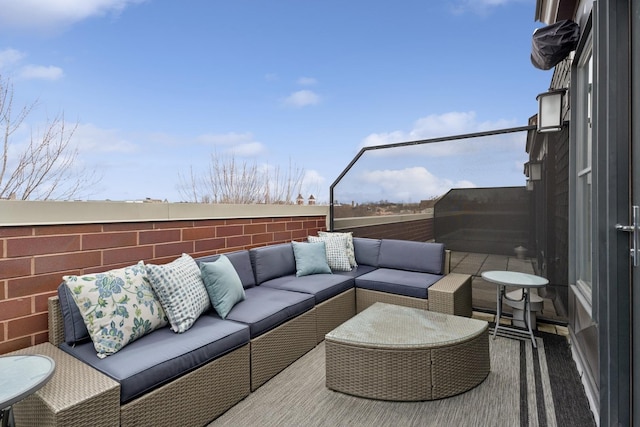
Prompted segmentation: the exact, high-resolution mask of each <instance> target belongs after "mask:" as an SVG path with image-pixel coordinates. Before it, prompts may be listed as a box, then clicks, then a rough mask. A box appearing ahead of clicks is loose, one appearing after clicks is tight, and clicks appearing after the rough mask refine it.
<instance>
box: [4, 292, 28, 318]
mask: <svg viewBox="0 0 640 427" xmlns="http://www.w3.org/2000/svg"><path fill="white" fill-rule="evenodd" d="M29 314H31V298H17V299H8V300H4V301H0V321H3V320H9V319H13V318H16V317H23V316H27V315H29Z"/></svg>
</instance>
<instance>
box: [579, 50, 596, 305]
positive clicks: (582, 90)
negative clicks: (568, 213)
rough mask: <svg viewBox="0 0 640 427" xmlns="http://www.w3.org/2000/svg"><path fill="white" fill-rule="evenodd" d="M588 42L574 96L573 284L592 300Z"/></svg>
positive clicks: (590, 56) (590, 54)
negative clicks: (575, 111) (575, 100)
mask: <svg viewBox="0 0 640 427" xmlns="http://www.w3.org/2000/svg"><path fill="white" fill-rule="evenodd" d="M591 46H592V44H591V41H588V42H587V45H586V46H585V49H584V50H583V53H582V55H581V57H580V60H579V62H578V70H577V71H578V72H577V82H576V85H575V88H576V97H577V116H576V117H577V126H576V165H577V166H576V169H575V170H576V174H577V176H576V192H575V202H576V221H575V227H576V228H575V235H576V285H577V287H578V289H579V290H580V292H581V293H582V295H583V296H584V297H585V298H586V299H587V301H589V303H591V294H592V275H593V222H592V194H593V186H592V176H593V173H592V169H591V168H592V164H591V160H592V151H593V150H592V146H593V145H592V141H593V131H592V118H593V50H592V47H591Z"/></svg>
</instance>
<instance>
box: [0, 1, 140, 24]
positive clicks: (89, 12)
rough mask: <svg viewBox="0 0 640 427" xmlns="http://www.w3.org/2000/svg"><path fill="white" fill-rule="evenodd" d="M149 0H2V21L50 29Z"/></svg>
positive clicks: (120, 10)
mask: <svg viewBox="0 0 640 427" xmlns="http://www.w3.org/2000/svg"><path fill="white" fill-rule="evenodd" d="M144 1H146V0H19V1H18V0H0V25H1V26H3V27H5V28H6V27H9V28H22V29H36V30H50V29H57V28H61V27H65V26H67V25H71V24H74V23H76V22H80V21H82V20H84V19H87V18H90V17H93V16H103V15H105V14H108V13H115V14H118V13H120V12H122V11H123V10H124V9H125V8H126V7H127V6H129V5H132V4H137V3H143V2H144Z"/></svg>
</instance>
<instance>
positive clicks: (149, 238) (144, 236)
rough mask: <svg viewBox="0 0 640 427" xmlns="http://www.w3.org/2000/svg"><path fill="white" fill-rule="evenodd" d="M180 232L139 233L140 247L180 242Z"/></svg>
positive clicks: (154, 231) (156, 231)
mask: <svg viewBox="0 0 640 427" xmlns="http://www.w3.org/2000/svg"><path fill="white" fill-rule="evenodd" d="M180 234H181V232H180V230H177V229H176V230H150V231H141V232H140V237H139V239H140V243H139V244H141V245H148V244H151V243H169V242H179V241H180Z"/></svg>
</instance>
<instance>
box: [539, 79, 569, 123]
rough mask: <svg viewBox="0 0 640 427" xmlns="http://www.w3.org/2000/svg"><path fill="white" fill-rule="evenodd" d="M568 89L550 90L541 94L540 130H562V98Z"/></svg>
mask: <svg viewBox="0 0 640 427" xmlns="http://www.w3.org/2000/svg"><path fill="white" fill-rule="evenodd" d="M565 91H566V89H558V90H549V91H548V92H544V93H541V94H539V95H538V96H537V97H536V99H537V100H538V132H556V131H559V130H562V125H563V123H562V98H563V96H564V93H565Z"/></svg>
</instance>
